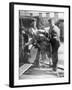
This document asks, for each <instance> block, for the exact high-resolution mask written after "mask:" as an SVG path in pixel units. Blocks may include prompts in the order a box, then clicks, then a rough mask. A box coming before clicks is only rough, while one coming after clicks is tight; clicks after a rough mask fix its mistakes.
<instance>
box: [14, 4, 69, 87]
mask: <svg viewBox="0 0 72 90" xmlns="http://www.w3.org/2000/svg"><path fill="white" fill-rule="evenodd" d="M69 62H70V61H69V7H67V6H62V7H61V6H60V7H59V6H57V7H56V6H54V5H53V6H50V5H48V6H47V5H46V6H45V5H44V6H43V5H41V6H40V5H39V4H38V5H27V4H25V5H23V4H22V5H18V4H15V5H14V61H13V64H14V67H13V68H14V73H13V74H14V79H13V82H14V86H15V85H16V86H18V85H19V86H20V85H43V84H46V85H47V84H55V83H64V82H65V83H69V64H70V63H69Z"/></svg>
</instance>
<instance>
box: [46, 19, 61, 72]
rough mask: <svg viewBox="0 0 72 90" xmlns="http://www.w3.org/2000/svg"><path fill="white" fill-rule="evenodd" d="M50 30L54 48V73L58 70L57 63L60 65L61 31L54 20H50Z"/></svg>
mask: <svg viewBox="0 0 72 90" xmlns="http://www.w3.org/2000/svg"><path fill="white" fill-rule="evenodd" d="M48 23H49V26H50V30H49V35H50V43H51V47H52V63H53V65H52V67H53V71H56V70H57V63H58V48H59V46H60V29H59V28H58V27H57V26H56V25H55V24H54V21H53V19H49V20H48Z"/></svg>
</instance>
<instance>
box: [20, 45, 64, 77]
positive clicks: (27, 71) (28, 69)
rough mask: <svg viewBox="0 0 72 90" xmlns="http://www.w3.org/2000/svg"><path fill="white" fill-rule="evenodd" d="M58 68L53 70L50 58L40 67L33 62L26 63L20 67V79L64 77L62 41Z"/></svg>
mask: <svg viewBox="0 0 72 90" xmlns="http://www.w3.org/2000/svg"><path fill="white" fill-rule="evenodd" d="M58 58H59V60H58V68H57V71H53V70H52V68H51V67H49V65H48V60H44V62H42V63H40V66H39V67H35V66H34V65H33V64H24V65H22V66H21V67H20V68H19V79H39V78H40V79H41V78H58V77H64V44H63V43H61V45H60V48H59V50H58Z"/></svg>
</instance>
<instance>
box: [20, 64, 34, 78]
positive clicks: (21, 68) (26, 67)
mask: <svg viewBox="0 0 72 90" xmlns="http://www.w3.org/2000/svg"><path fill="white" fill-rule="evenodd" d="M31 66H32V64H24V65H22V66H21V67H20V68H19V76H21V75H22V74H23V73H24V72H25V71H27V70H28V69H29V68H30V67H31Z"/></svg>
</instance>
